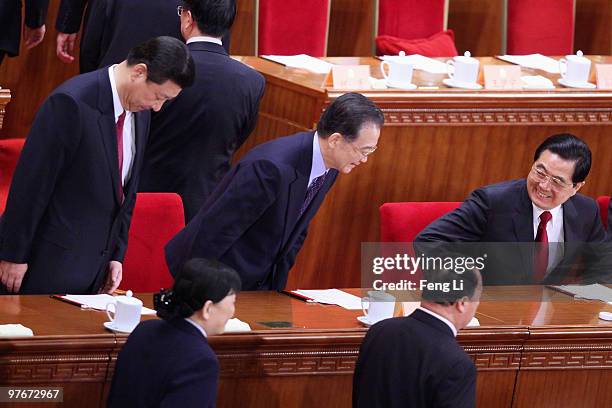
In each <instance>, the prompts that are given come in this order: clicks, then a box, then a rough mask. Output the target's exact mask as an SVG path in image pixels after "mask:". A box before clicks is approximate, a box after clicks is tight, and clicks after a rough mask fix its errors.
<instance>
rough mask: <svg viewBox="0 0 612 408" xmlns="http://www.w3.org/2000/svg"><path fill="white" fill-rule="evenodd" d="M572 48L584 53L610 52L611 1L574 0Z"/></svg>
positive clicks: (611, 51) (611, 31) (611, 47)
mask: <svg viewBox="0 0 612 408" xmlns="http://www.w3.org/2000/svg"><path fill="white" fill-rule="evenodd" d="M574 50H582V51H583V52H584V53H585V54H602V55H611V54H612V2H610V0H576V23H575V29H574Z"/></svg>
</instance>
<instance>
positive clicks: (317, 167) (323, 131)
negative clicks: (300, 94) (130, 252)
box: [165, 93, 384, 290]
mask: <svg viewBox="0 0 612 408" xmlns="http://www.w3.org/2000/svg"><path fill="white" fill-rule="evenodd" d="M383 121H384V118H383V115H382V112H381V111H380V109H378V108H377V107H376V105H374V103H373V102H371V101H370V100H369V99H367V98H366V97H365V96H363V95H360V94H356V93H348V94H345V95H342V96H341V97H339V98H338V99H336V100H335V101H334V102H332V103H331V104H330V105H329V107H328V108H327V109H326V110H325V112H324V113H323V115H322V116H321V120H320V121H319V123H318V125H317V131H316V132H301V133H297V134H295V135H292V136H287V137H283V138H279V139H276V140H273V141H271V142H267V143H264V144H261V145H259V146H257V147H255V148H254V149H252V150H251V151H249V152H248V153H247V154H246V155H245V156H244V157H243V158H242V159H241V160H240V161H239V162H238V163H237V164H236V165H235V166H234V167H233V168H232V169H231V170H230V171H229V172H228V173H227V174H226V176H225V177H224V178H223V179H222V180H221V182H220V183H219V185H218V186H217V188H216V189H215V191H213V193H212V194H211V195H210V197H209V198H208V199H207V201H206V202H205V203H204V205H203V206H202V208H201V209H200V211H199V212H198V214H197V215H196V216H195V217H194V218H193V219H192V220H191V221H190V222H189V224H187V226H186V227H185V228H184V229H183V230H181V231H180V232H179V233H178V234H177V235H176V236H175V237H174V238H172V240H171V241H170V242H169V243H168V245H166V248H165V249H166V260H167V262H168V266H169V268H170V271H171V273H172V274H173V275H176V273H177V272H178V271H180V270H181V267H182V265H183V263H185V261H186V260H187V259H190V258H194V257H204V258H208V259H217V260H219V261H221V262H223V263H225V264H227V265H229V266H231V267H232V268H234V269H236V271H238V273H239V274H240V277H241V278H242V287H243V289H246V290H267V289H283V288H284V287H285V283H286V282H287V275H288V273H289V270H290V269H291V267H292V266H293V263H294V261H295V257H296V255H297V253H298V251H299V250H300V248H301V247H302V244H303V243H304V240H305V238H306V233H307V230H308V224H309V222H310V220H311V219H312V217H314V215H315V213H316V212H317V210H318V209H319V206H320V205H321V203H322V202H323V199H324V198H325V194H327V191H328V190H329V189H330V188H331V186H332V184H333V183H334V181H335V180H336V175H337V173H338V172H339V171H340V172H342V173H345V174H346V173H350V172H351V170H352V169H353V168H354V167H355V166H358V165H360V164H361V163H364V162H366V161H367V159H368V155H369V154H371V153H372V152H374V150H375V149H376V145H377V143H378V138H379V136H380V128H381V127H382V125H383Z"/></svg>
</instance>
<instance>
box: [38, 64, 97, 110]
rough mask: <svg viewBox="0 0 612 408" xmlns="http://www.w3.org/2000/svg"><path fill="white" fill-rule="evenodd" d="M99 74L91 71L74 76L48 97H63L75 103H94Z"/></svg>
mask: <svg viewBox="0 0 612 408" xmlns="http://www.w3.org/2000/svg"><path fill="white" fill-rule="evenodd" d="M99 84H100V72H99V71H93V72H88V73H85V74H81V75H77V76H74V77H72V78H70V79H68V80H67V81H66V82H64V83H62V84H61V85H60V86H58V87H57V88H55V90H53V92H51V94H50V96H54V95H63V96H65V97H67V98H69V99H72V100H74V101H75V103H82V102H86V103H89V102H92V101H95V98H96V96H97V95H98V92H99Z"/></svg>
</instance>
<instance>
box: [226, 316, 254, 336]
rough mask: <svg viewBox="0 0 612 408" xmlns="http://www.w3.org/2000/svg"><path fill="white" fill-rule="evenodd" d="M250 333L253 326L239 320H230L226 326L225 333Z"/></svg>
mask: <svg viewBox="0 0 612 408" xmlns="http://www.w3.org/2000/svg"><path fill="white" fill-rule="evenodd" d="M250 331H251V326H249V324H248V323H246V322H243V321H242V320H240V319H237V318H233V319H229V320H228V321H227V323H226V324H225V333H242V332H250Z"/></svg>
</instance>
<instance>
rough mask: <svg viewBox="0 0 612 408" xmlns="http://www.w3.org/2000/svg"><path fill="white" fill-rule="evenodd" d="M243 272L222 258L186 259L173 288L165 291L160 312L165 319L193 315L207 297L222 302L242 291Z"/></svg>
mask: <svg viewBox="0 0 612 408" xmlns="http://www.w3.org/2000/svg"><path fill="white" fill-rule="evenodd" d="M240 286H241V284H240V276H238V273H236V271H235V270H233V269H232V268H230V267H229V266H226V265H224V264H222V263H221V262H218V261H209V260H208V259H202V258H193V259H190V260H189V261H187V262H186V263H185V265H184V266H183V269H182V270H181V272H180V273H179V274H178V276H177V277H176V279H175V281H174V285H173V286H172V290H171V291H166V292H162V296H161V297H162V299H161V301H159V302H157V305H156V309H157V316H159V317H161V318H162V319H165V320H170V319H173V318H178V317H183V318H184V317H189V316H191V315H192V314H194V313H195V311H196V310H199V309H201V308H202V307H203V306H204V303H206V301H208V300H211V301H212V302H213V303H218V302H220V301H221V300H223V299H224V298H225V297H226V296H228V295H231V294H233V293H237V292H239V291H240Z"/></svg>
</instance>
